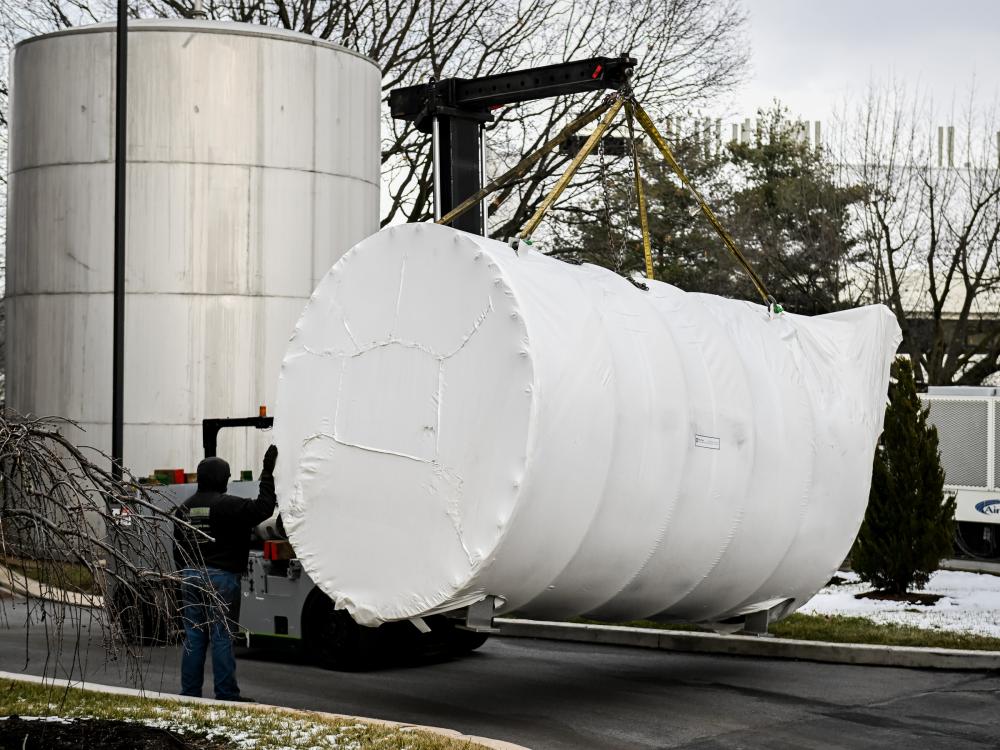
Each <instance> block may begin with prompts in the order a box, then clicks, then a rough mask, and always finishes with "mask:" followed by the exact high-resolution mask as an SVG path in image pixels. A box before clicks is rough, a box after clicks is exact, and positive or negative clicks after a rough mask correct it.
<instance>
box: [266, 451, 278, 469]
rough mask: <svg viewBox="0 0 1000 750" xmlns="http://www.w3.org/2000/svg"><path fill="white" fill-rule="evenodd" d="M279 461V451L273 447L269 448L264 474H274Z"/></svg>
mask: <svg viewBox="0 0 1000 750" xmlns="http://www.w3.org/2000/svg"><path fill="white" fill-rule="evenodd" d="M277 461H278V449H277V448H276V447H274V446H273V445H271V446H268V449H267V452H266V453H264V473H265V474H273V473H274V465H275V463H277Z"/></svg>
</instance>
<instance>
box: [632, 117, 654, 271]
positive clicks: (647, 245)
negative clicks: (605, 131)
mask: <svg viewBox="0 0 1000 750" xmlns="http://www.w3.org/2000/svg"><path fill="white" fill-rule="evenodd" d="M634 107H635V104H634V103H633V102H632V101H631V100H630V101H628V102H626V103H625V114H626V116H627V117H628V138H629V143H630V144H631V146H632V170H633V171H634V172H635V195H636V198H637V199H638V202H639V227H640V228H641V229H642V254H643V257H644V258H645V259H646V278H647V279H650V280H652V278H653V248H652V243H651V242H650V240H649V213H648V212H647V210H646V192H645V190H643V185H642V172H640V171H639V149H638V148H636V143H635V125H634V123H633V115H634V114H635V109H634Z"/></svg>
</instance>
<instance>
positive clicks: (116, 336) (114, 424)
mask: <svg viewBox="0 0 1000 750" xmlns="http://www.w3.org/2000/svg"><path fill="white" fill-rule="evenodd" d="M116 39H117V42H116V45H115V52H116V61H115V71H116V74H115V233H114V242H115V263H114V313H113V315H114V322H113V333H112V337H113V340H114V343H113V345H112V376H111V379H112V383H111V391H112V395H111V459H112V464H111V472H112V474H113V476H114V477H115V478H116V479H121V477H122V458H123V456H122V454H123V451H124V417H125V413H124V409H125V196H126V187H127V186H126V183H125V161H126V154H125V134H126V133H125V128H126V122H127V121H126V113H127V108H126V93H127V89H128V80H127V71H128V6H127V4H126V0H118V28H117V34H116Z"/></svg>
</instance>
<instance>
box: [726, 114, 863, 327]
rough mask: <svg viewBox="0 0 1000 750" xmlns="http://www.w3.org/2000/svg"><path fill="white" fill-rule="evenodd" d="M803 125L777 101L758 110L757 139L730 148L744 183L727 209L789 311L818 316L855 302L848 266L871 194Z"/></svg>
mask: <svg viewBox="0 0 1000 750" xmlns="http://www.w3.org/2000/svg"><path fill="white" fill-rule="evenodd" d="M802 128H803V125H802V124H801V123H798V122H794V121H792V120H791V119H790V117H789V114H788V111H787V110H786V109H785V108H783V107H782V106H781V105H780V104H778V103H775V105H774V106H773V107H772V108H771V109H769V110H759V111H758V112H757V133H756V136H755V138H754V139H753V141H752V142H750V143H733V144H730V147H729V151H730V159H731V163H732V165H733V167H734V171H735V175H736V183H737V184H740V185H741V187H740V188H739V189H738V190H736V192H735V193H734V194H733V196H732V199H731V204H730V206H729V207H728V208H729V211H730V214H731V216H730V222H731V231H732V233H733V235H734V236H735V237H736V240H737V242H739V244H740V245H741V246H742V248H743V250H744V252H745V253H746V254H747V256H748V257H749V258H750V261H751V262H752V263H753V264H754V265H755V266H756V268H757V271H758V273H760V274H761V276H762V277H763V278H764V281H765V283H766V284H767V285H768V287H769V288H770V289H771V290H772V291H773V292H774V293H775V296H777V297H778V299H779V301H780V302H781V304H782V305H783V306H784V307H785V309H787V310H790V311H791V312H797V313H802V314H805V315H819V314H822V313H827V312H832V311H834V310H839V309H843V308H845V307H851V306H853V305H854V304H855V300H854V299H852V298H851V293H850V285H849V283H848V274H847V266H848V264H849V262H850V261H851V260H852V258H853V256H855V255H856V254H857V253H858V252H860V250H859V248H860V237H859V236H858V235H857V234H856V230H855V228H854V225H853V224H852V222H851V214H850V210H851V206H852V205H854V204H860V202H861V201H862V200H863V199H864V197H865V191H864V189H863V188H862V187H860V186H857V185H849V184H840V183H839V181H838V180H837V179H836V167H835V165H834V164H833V162H832V160H831V159H830V157H829V154H828V153H827V152H826V151H825V150H824V149H822V148H817V147H816V146H815V145H813V144H810V143H809V142H808V141H807V140H806V139H805V138H804V137H803V136H804V132H803V130H802Z"/></svg>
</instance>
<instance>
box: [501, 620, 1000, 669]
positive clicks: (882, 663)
mask: <svg viewBox="0 0 1000 750" xmlns="http://www.w3.org/2000/svg"><path fill="white" fill-rule="evenodd" d="M495 624H496V626H497V627H498V628H499V629H500V632H499V635H500V636H505V637H509V638H541V639H545V640H553V641H574V642H577V643H599V644H603V645H609V646H634V647H637V648H648V649H655V650H658V651H685V652H690V653H699V654H720V655H726V656H752V657H757V658H767V659H801V660H803V661H817V662H825V663H830V664H856V665H864V666H877V667H904V668H908V669H946V670H954V671H974V672H983V671H991V670H1000V651H965V650H960V649H950V648H914V647H911V646H874V645H869V644H861V643H826V642H823V641H798V640H792V639H787V638H768V637H759V636H746V635H718V634H716V633H692V632H688V631H679V630H655V629H653V628H629V627H622V626H615V625H584V624H578V623H569V622H542V621H537V620H518V619H504V618H497V619H496V620H495Z"/></svg>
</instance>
